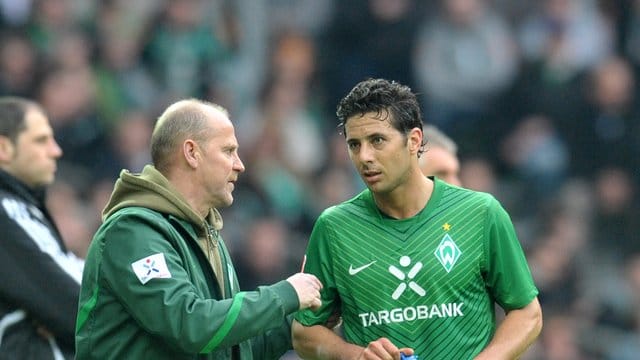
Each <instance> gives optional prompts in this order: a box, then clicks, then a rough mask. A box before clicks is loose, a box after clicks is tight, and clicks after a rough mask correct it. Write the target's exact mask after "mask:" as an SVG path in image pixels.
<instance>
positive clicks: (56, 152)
mask: <svg viewBox="0 0 640 360" xmlns="http://www.w3.org/2000/svg"><path fill="white" fill-rule="evenodd" d="M50 151H51V156H52V157H53V158H56V159H57V158H59V157H61V156H62V148H60V145H58V143H57V142H56V141H55V140H53V139H52V140H51V147H50Z"/></svg>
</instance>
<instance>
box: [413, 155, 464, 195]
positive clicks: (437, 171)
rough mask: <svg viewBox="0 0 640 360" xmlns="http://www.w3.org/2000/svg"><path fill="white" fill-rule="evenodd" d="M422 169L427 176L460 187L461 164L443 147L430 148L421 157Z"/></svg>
mask: <svg viewBox="0 0 640 360" xmlns="http://www.w3.org/2000/svg"><path fill="white" fill-rule="evenodd" d="M420 169H421V170H422V173H423V174H425V175H427V176H435V177H437V178H439V179H442V180H444V181H446V182H448V183H449V184H452V185H457V186H460V184H461V183H460V177H459V175H460V162H459V161H458V158H457V157H456V156H455V155H454V154H452V153H450V152H449V151H447V150H445V149H443V148H441V147H432V148H428V149H427V150H426V151H425V152H424V153H423V154H422V156H421V157H420Z"/></svg>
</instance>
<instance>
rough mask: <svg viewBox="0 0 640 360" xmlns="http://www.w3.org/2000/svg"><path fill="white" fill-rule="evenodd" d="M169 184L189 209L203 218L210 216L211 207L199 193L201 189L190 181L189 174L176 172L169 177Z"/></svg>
mask: <svg viewBox="0 0 640 360" xmlns="http://www.w3.org/2000/svg"><path fill="white" fill-rule="evenodd" d="M167 179H168V180H169V182H170V183H171V184H172V185H173V186H174V187H175V188H176V190H177V191H178V192H179V193H180V194H181V195H182V197H184V200H185V201H186V202H187V204H188V205H189V207H190V208H191V209H193V211H195V212H196V213H197V214H198V215H200V216H201V217H202V218H206V217H207V215H208V214H209V209H210V208H209V206H208V205H207V204H206V203H205V201H204V197H203V196H202V194H201V193H200V192H199V187H198V186H194V184H193V181H192V180H191V179H189V174H185V173H181V172H174V173H172V174H169V175H168V176H167Z"/></svg>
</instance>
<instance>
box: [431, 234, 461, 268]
mask: <svg viewBox="0 0 640 360" xmlns="http://www.w3.org/2000/svg"><path fill="white" fill-rule="evenodd" d="M433 254H434V255H435V256H436V258H437V259H438V261H440V264H442V266H443V267H444V269H445V270H447V272H450V271H451V269H453V265H455V264H456V262H457V261H458V259H459V258H460V256H461V255H462V251H460V249H459V248H458V245H456V243H455V242H454V241H453V239H452V238H451V236H449V234H445V236H444V237H443V238H442V241H440V245H438V248H436V251H435V252H434V253H433Z"/></svg>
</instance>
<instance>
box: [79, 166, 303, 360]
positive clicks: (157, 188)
mask: <svg viewBox="0 0 640 360" xmlns="http://www.w3.org/2000/svg"><path fill="white" fill-rule="evenodd" d="M221 227H222V219H221V218H220V215H219V213H218V212H217V211H216V210H215V209H212V210H211V212H210V214H209V216H208V217H207V219H203V218H202V217H201V216H199V215H197V214H196V213H195V212H194V211H193V210H192V209H191V208H190V207H189V206H188V205H187V204H186V202H185V200H184V199H183V198H182V197H181V196H180V195H179V194H178V193H177V192H176V191H175V190H174V189H173V188H172V186H171V184H170V183H169V182H168V181H167V179H166V178H164V176H162V175H161V174H160V173H159V172H158V171H157V170H155V168H153V167H152V166H147V167H145V169H144V170H143V172H142V173H141V174H139V175H133V174H131V173H129V172H127V171H123V172H122V173H121V174H120V178H119V179H118V181H117V182H116V186H115V189H114V192H113V194H112V196H111V199H110V201H109V204H108V205H107V207H106V208H105V210H104V222H103V224H102V226H101V227H100V229H98V231H97V232H96V235H95V236H94V238H93V241H92V243H91V246H90V248H89V252H88V255H87V259H86V263H85V268H84V274H83V282H82V289H81V292H80V305H79V312H78V319H77V323H76V351H77V355H76V357H77V359H79V360H83V359H101V360H104V359H243V360H245V359H277V358H279V357H280V356H281V355H282V354H284V353H285V352H286V351H287V350H289V349H291V335H290V331H291V327H290V326H291V317H290V316H289V317H287V315H289V314H292V313H293V312H295V311H296V310H297V309H298V306H299V304H298V298H297V295H296V292H295V289H294V288H293V287H292V286H291V285H290V284H289V283H288V282H286V281H281V282H278V283H276V284H274V285H271V286H263V287H259V288H258V289H257V290H256V291H250V292H241V291H239V287H238V282H237V279H236V275H235V270H234V268H233V265H232V264H231V259H230V258H229V254H228V252H227V250H226V248H225V245H224V242H223V240H222V238H221V237H220V234H219V230H220V228H221ZM216 269H217V270H218V271H217V272H216ZM217 273H222V276H216V274H217Z"/></svg>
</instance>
